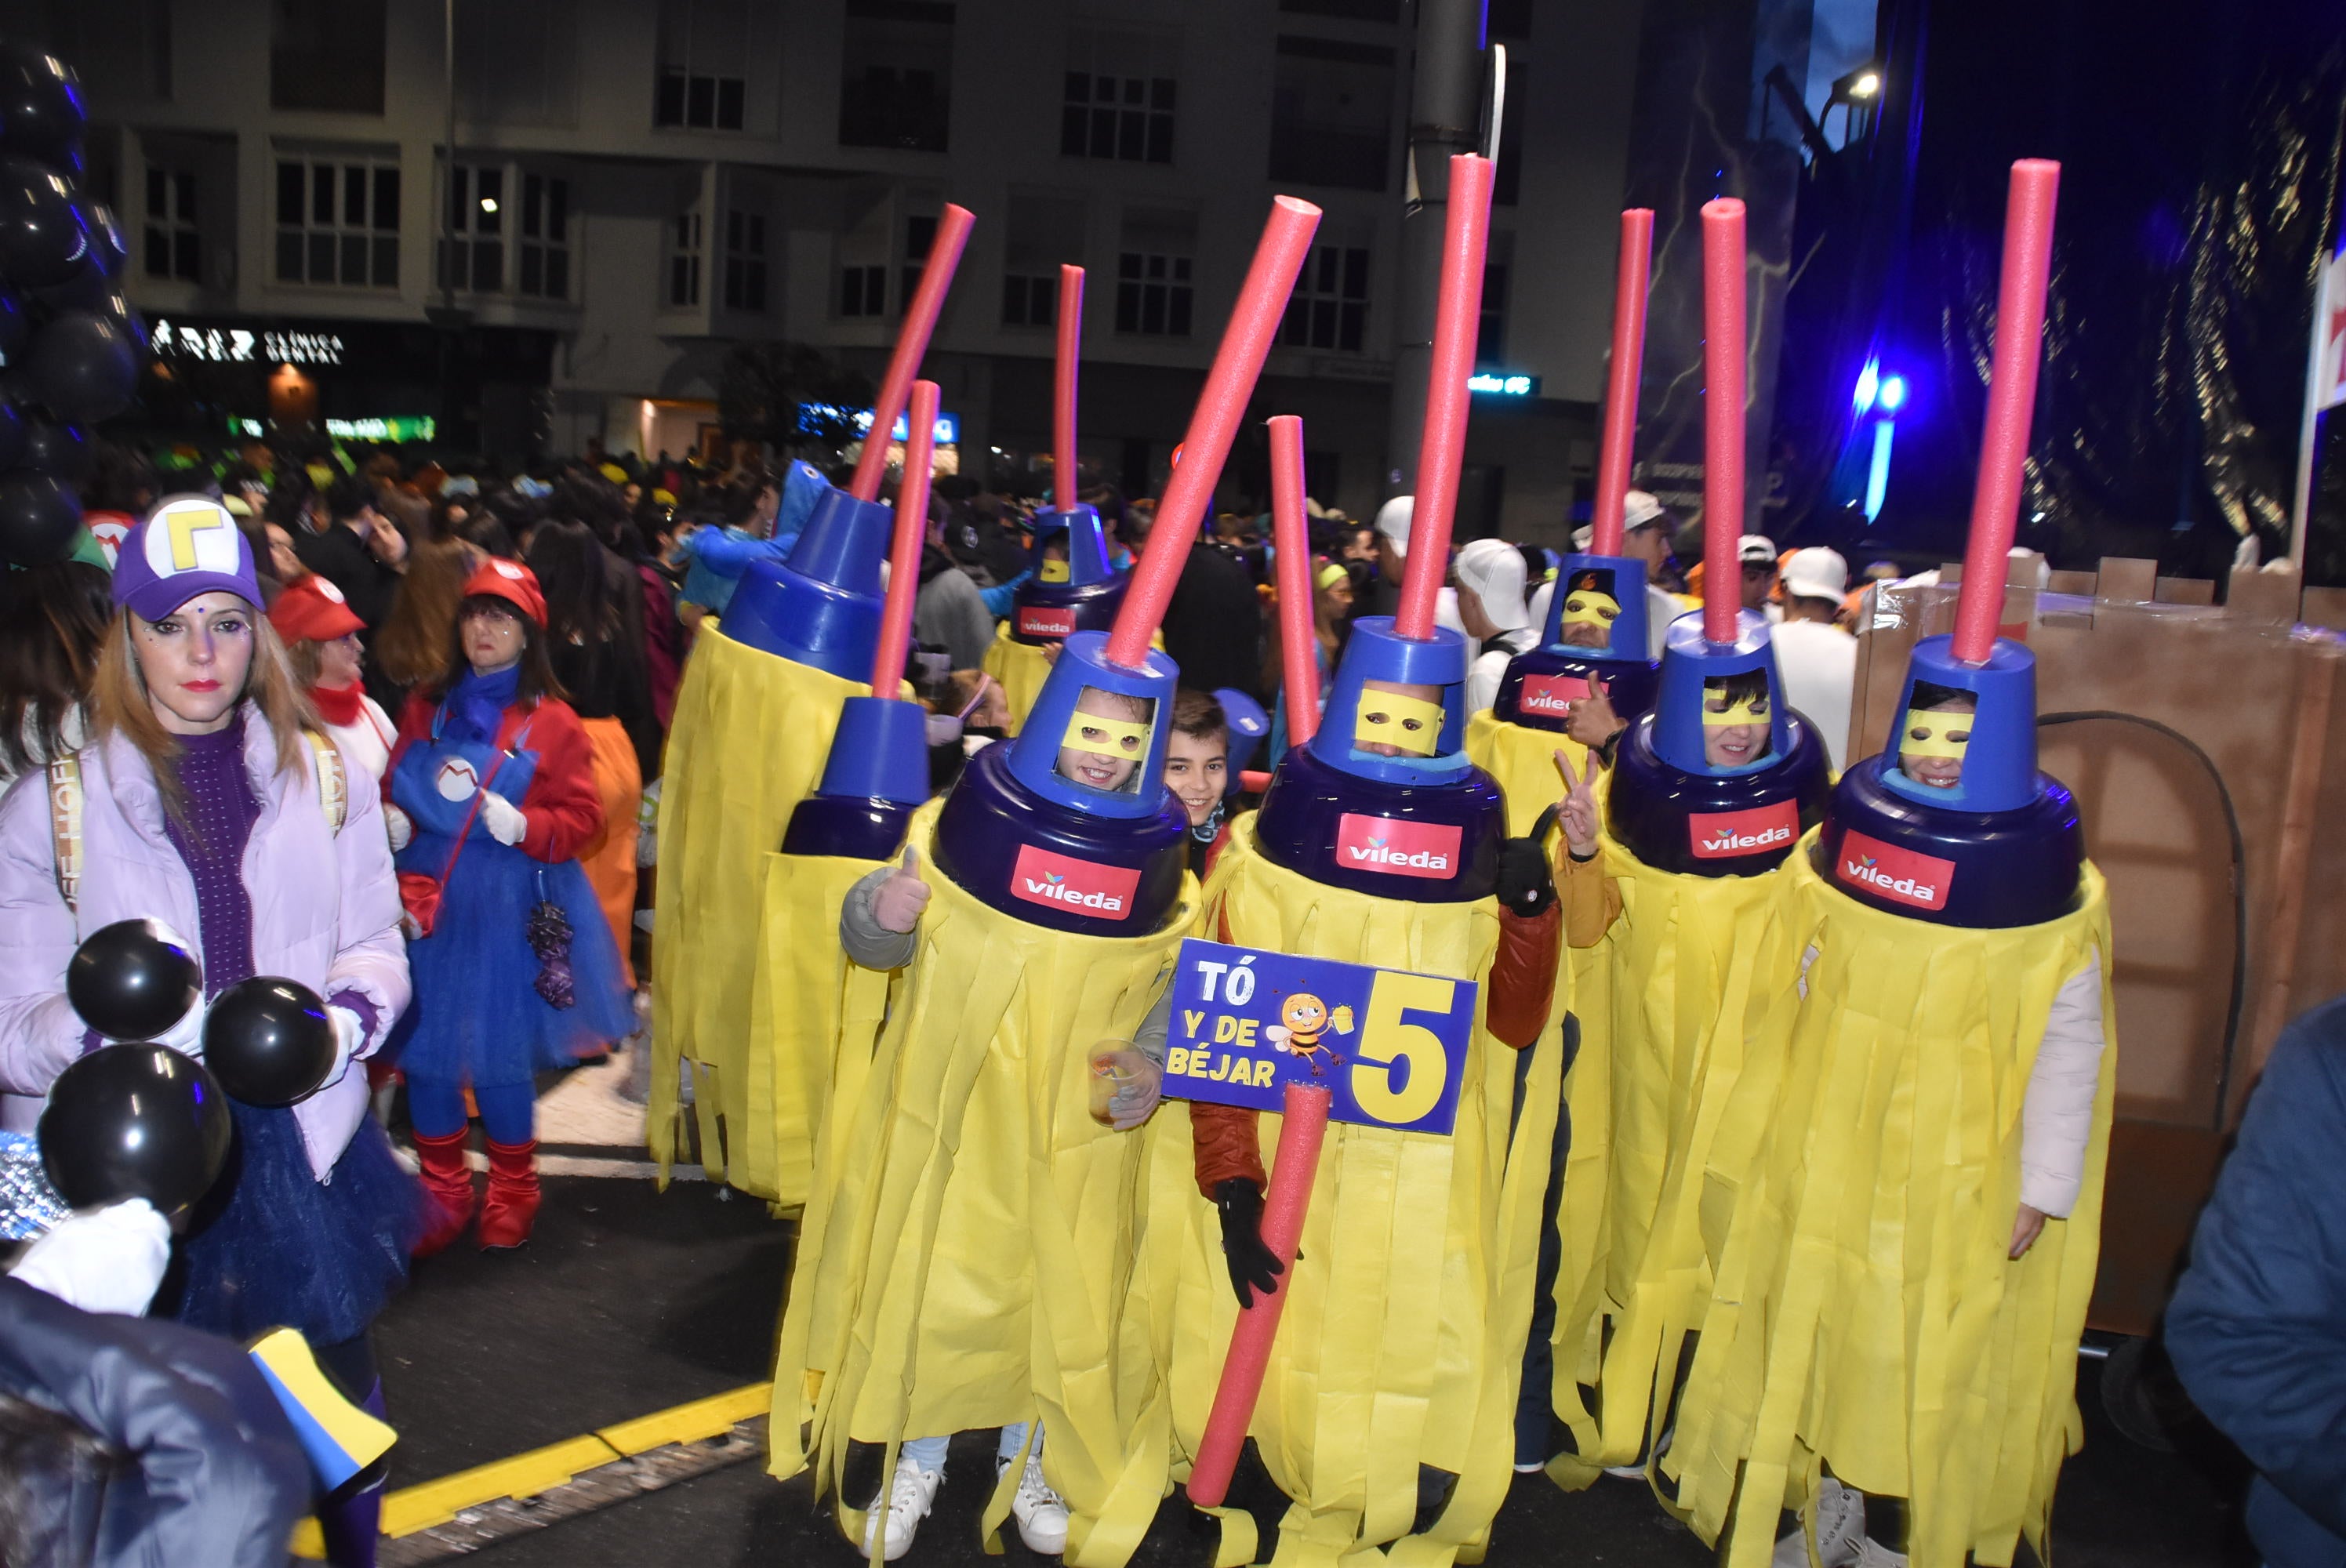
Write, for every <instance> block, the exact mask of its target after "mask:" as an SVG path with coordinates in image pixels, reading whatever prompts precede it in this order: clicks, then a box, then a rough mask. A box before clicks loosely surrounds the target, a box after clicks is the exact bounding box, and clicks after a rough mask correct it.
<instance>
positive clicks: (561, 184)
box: [515, 174, 570, 300]
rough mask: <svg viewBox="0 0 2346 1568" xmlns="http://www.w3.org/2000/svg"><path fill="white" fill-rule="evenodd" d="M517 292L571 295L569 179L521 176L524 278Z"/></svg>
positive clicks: (559, 297) (554, 296)
mask: <svg viewBox="0 0 2346 1568" xmlns="http://www.w3.org/2000/svg"><path fill="white" fill-rule="evenodd" d="M515 292H517V293H521V294H526V295H528V296H530V297H531V298H533V299H538V300H567V299H568V298H570V182H569V181H568V180H566V179H560V178H556V177H555V176H553V175H547V174H525V175H523V176H522V177H521V278H520V280H519V282H518V283H516V284H515Z"/></svg>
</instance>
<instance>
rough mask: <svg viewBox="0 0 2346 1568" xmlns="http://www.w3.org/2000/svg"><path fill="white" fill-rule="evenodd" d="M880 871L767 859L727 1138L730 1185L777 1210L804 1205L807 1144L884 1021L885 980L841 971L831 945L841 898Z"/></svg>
mask: <svg viewBox="0 0 2346 1568" xmlns="http://www.w3.org/2000/svg"><path fill="white" fill-rule="evenodd" d="M886 863H887V862H885V861H883V860H846V859H842V858H839V857H836V856H830V855H784V854H772V855H769V856H767V857H766V901H765V918H764V920H763V921H762V922H761V923H760V927H759V942H760V947H761V948H762V950H763V959H762V962H760V964H759V965H758V972H757V975H756V978H755V980H754V982H753V983H752V985H751V988H750V1039H751V1040H752V1041H753V1042H754V1044H753V1045H752V1047H751V1050H750V1063H749V1074H748V1080H747V1081H748V1086H749V1088H748V1102H747V1105H746V1107H745V1112H744V1116H743V1119H742V1121H741V1122H740V1123H739V1124H738V1125H733V1126H731V1127H730V1128H729V1132H730V1134H731V1135H732V1137H733V1139H734V1146H733V1150H732V1153H733V1159H732V1172H731V1176H732V1181H733V1184H734V1185H735V1186H739V1187H742V1188H744V1189H746V1190H748V1191H751V1192H755V1193H757V1194H759V1196H762V1197H765V1198H767V1199H768V1200H769V1201H770V1202H772V1203H775V1204H777V1205H779V1206H780V1207H785V1208H798V1207H803V1206H804V1205H805V1203H806V1201H807V1195H808V1194H809V1193H810V1192H811V1191H812V1190H813V1186H814V1145H815V1135H816V1132H817V1130H818V1128H819V1126H820V1125H821V1121H822V1117H823V1114H824V1112H825V1111H826V1110H827V1109H828V1108H829V1107H830V1105H831V1096H832V1093H833V1086H834V1083H835V1082H836V1083H837V1084H839V1086H840V1087H841V1088H842V1089H843V1088H844V1087H845V1078H844V1076H843V1074H849V1073H852V1074H855V1075H856V1076H857V1078H858V1081H860V1075H861V1072H862V1067H863V1065H865V1064H869V1063H870V1061H871V1060H872V1047H873V1044H875V1043H876V1042H877V1041H878V1039H879V1038H880V1025H881V1024H882V1023H883V1022H884V1021H885V1020H886V1018H887V1016H888V1003H889V997H890V995H891V993H892V990H893V988H894V987H893V983H894V981H895V978H896V975H895V973H893V972H884V971H881V970H876V969H866V968H864V967H863V966H862V964H860V963H855V962H851V961H850V960H849V958H848V956H847V952H846V950H845V949H843V948H841V946H840V944H839V911H840V906H841V904H842V903H843V902H845V901H846V899H847V891H848V890H849V889H850V888H852V887H853V886H854V885H855V884H856V883H857V882H858V881H862V879H863V877H864V876H865V875H866V874H867V873H869V872H871V871H875V870H877V869H878V868H880V867H881V866H882V865H884V864H886ZM760 1067H763V1068H764V1069H765V1071H763V1072H760V1071H759V1069H760Z"/></svg>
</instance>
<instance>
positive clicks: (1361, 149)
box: [1270, 34, 1393, 190]
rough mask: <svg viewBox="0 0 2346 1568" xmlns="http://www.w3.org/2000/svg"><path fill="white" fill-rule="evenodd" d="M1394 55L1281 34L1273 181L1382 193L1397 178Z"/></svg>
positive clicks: (1274, 87) (1376, 47)
mask: <svg viewBox="0 0 2346 1568" xmlns="http://www.w3.org/2000/svg"><path fill="white" fill-rule="evenodd" d="M1392 99H1393V52H1392V48H1391V47H1389V46H1385V45H1382V44H1354V43H1347V42H1344V41H1342V40H1340V39H1335V38H1306V37H1297V36H1291V35H1286V34H1282V35H1280V40H1279V53H1278V57H1277V59H1276V60H1275V61H1274V62H1273V73H1272V80H1271V94H1270V178H1273V179H1276V180H1294V181H1298V182H1300V183H1301V184H1306V185H1335V186H1343V187H1346V188H1351V189H1354V190H1382V189H1384V188H1386V186H1387V185H1389V184H1390V183H1391V182H1392V163H1393V159H1392Z"/></svg>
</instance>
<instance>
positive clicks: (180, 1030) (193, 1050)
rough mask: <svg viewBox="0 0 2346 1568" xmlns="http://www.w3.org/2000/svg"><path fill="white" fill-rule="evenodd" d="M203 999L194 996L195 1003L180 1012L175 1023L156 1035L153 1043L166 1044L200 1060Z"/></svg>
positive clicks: (202, 1054) (201, 1057)
mask: <svg viewBox="0 0 2346 1568" xmlns="http://www.w3.org/2000/svg"><path fill="white" fill-rule="evenodd" d="M204 1006H205V1002H204V999H203V998H202V997H200V996H199V997H198V998H196V1004H195V1005H194V1006H193V1007H190V1008H189V1009H188V1010H187V1012H185V1013H181V1014H180V1015H179V1022H178V1023H174V1024H172V1025H171V1026H170V1027H169V1028H168V1029H166V1030H164V1031H163V1033H160V1034H158V1035H156V1036H155V1039H154V1042H153V1043H154V1044H158V1045H168V1046H169V1047H170V1048H171V1049H172V1050H174V1051H177V1052H178V1053H179V1054H180V1055H182V1056H192V1057H194V1058H195V1059H196V1060H197V1061H199V1062H200V1061H202V1060H203V1059H204Z"/></svg>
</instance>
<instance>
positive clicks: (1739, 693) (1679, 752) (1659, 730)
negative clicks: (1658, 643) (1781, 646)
mask: <svg viewBox="0 0 2346 1568" xmlns="http://www.w3.org/2000/svg"><path fill="white" fill-rule="evenodd" d="M1789 713H1790V710H1789V709H1788V708H1786V707H1785V706H1784V683H1783V682H1782V681H1781V680H1780V679H1778V678H1777V676H1776V650H1775V647H1773V645H1772V644H1770V641H1769V639H1768V617H1767V616H1763V615H1760V613H1759V612H1758V611H1756V610H1743V611H1739V612H1738V614H1737V617H1736V636H1735V640H1734V641H1733V642H1731V643H1714V642H1712V641H1711V640H1710V639H1709V638H1708V637H1706V636H1703V635H1702V615H1701V613H1700V612H1699V611H1697V612H1695V613H1693V614H1690V615H1685V616H1679V617H1678V619H1677V620H1675V621H1672V622H1671V623H1670V630H1669V638H1668V642H1667V643H1666V644H1665V645H1664V646H1663V649H1662V679H1661V688H1660V690H1659V691H1658V693H1657V694H1656V696H1655V698H1654V750H1655V753H1656V754H1657V755H1658V756H1659V757H1660V758H1661V759H1663V760H1664V761H1665V762H1668V764H1669V765H1670V766H1671V767H1673V768H1676V769H1678V770H1679V771H1680V772H1682V773H1705V774H1710V775H1713V776H1715V777H1729V776H1732V775H1734V774H1738V773H1749V772H1751V771H1753V770H1755V769H1760V768H1764V767H1766V766H1767V765H1768V764H1769V762H1770V760H1771V759H1776V758H1780V757H1782V756H1783V755H1785V753H1786V752H1788V751H1790V749H1791V745H1792V730H1791V724H1790V718H1789V717H1788V715H1789ZM1763 725H1764V726H1765V727H1766V730H1767V746H1766V748H1765V749H1762V750H1758V751H1751V750H1748V749H1747V750H1746V751H1745V753H1744V756H1743V759H1742V760H1740V761H1729V760H1725V759H1721V760H1719V761H1713V760H1712V747H1713V743H1714V742H1716V743H1717V744H1718V745H1719V747H1722V748H1726V747H1738V746H1739V747H1744V748H1749V746H1750V743H1751V741H1752V739H1753V738H1754V737H1753V735H1752V733H1751V732H1752V730H1753V729H1754V728H1757V727H1760V726H1763Z"/></svg>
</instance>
